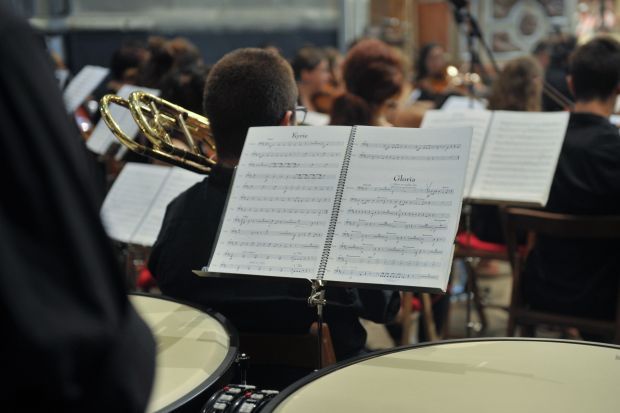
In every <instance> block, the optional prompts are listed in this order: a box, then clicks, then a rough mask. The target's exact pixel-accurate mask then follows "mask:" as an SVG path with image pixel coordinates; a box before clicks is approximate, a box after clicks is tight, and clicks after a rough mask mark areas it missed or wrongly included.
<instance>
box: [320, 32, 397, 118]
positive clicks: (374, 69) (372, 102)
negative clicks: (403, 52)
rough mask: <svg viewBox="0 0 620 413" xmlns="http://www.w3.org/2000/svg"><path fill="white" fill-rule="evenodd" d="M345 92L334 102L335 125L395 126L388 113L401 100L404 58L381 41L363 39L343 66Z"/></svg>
mask: <svg viewBox="0 0 620 413" xmlns="http://www.w3.org/2000/svg"><path fill="white" fill-rule="evenodd" d="M343 80H344V84H345V92H344V93H343V94H342V95H341V96H339V97H338V98H336V99H335V100H334V103H333V106H332V111H331V114H330V115H331V124H332V125H348V126H353V125H370V126H392V124H391V123H390V122H389V121H388V120H387V117H388V114H389V112H390V111H391V110H394V107H395V105H396V103H397V101H398V99H399V97H400V94H401V91H402V87H403V81H404V68H403V61H402V58H401V56H400V55H399V54H398V53H397V52H396V51H395V50H394V49H392V48H391V47H390V46H388V45H387V44H386V43H384V42H383V41H381V40H378V39H363V40H360V41H358V42H357V43H356V44H355V46H353V47H352V48H351V50H349V52H348V53H347V56H346V57H345V60H344V63H343Z"/></svg>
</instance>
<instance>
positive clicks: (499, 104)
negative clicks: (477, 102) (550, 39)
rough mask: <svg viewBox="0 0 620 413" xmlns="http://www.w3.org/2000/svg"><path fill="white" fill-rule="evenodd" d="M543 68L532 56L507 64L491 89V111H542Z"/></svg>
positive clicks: (489, 106) (513, 60)
mask: <svg viewBox="0 0 620 413" xmlns="http://www.w3.org/2000/svg"><path fill="white" fill-rule="evenodd" d="M542 75H543V73H542V68H541V66H540V64H539V63H538V61H536V59H534V58H533V57H530V56H525V57H519V58H516V59H512V60H510V61H509V62H507V63H506V65H505V66H504V68H503V70H502V71H501V72H500V73H499V74H498V76H497V77H496V78H495V80H494V82H493V86H492V87H491V95H490V96H489V105H488V108H489V109H490V110H515V111H525V112H536V111H540V110H541V104H540V103H541V97H542Z"/></svg>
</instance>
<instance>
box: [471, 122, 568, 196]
mask: <svg viewBox="0 0 620 413" xmlns="http://www.w3.org/2000/svg"><path fill="white" fill-rule="evenodd" d="M568 117H569V114H568V112H553V113H521V112H504V111H496V112H495V113H494V116H493V120H492V122H491V126H490V129H489V132H488V138H487V143H486V144H485V148H484V153H483V154H482V157H481V159H480V165H479V166H478V171H477V173H476V177H475V182H474V185H473V187H472V193H471V197H472V198H476V199H485V200H500V201H505V202H522V203H533V204H536V205H540V206H544V205H545V204H546V202H547V198H548V197H549V190H550V189H551V182H552V180H553V175H554V174H555V168H556V165H557V160H558V157H559V154H560V149H561V148H562V143H563V142H564V135H565V133H566V127H567V125H568Z"/></svg>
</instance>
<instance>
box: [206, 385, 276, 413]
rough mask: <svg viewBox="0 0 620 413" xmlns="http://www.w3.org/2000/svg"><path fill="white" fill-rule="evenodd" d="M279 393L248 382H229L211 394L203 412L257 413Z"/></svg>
mask: <svg viewBox="0 0 620 413" xmlns="http://www.w3.org/2000/svg"><path fill="white" fill-rule="evenodd" d="M278 393H279V392H278V391H277V390H257V389H256V386H251V385H247V384H229V385H227V386H224V387H223V388H222V389H221V390H219V391H217V392H216V393H215V394H214V395H213V396H211V398H210V399H209V401H207V403H206V404H205V406H204V407H203V408H202V410H201V413H256V412H258V411H260V409H261V408H262V407H263V406H264V405H265V404H267V402H268V401H269V400H271V399H272V398H274V397H275V396H276V395H277V394H278Z"/></svg>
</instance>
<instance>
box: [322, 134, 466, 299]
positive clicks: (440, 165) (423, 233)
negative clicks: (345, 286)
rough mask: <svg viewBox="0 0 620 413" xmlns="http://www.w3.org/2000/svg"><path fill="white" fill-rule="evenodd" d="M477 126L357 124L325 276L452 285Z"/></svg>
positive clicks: (443, 286)
mask: <svg viewBox="0 0 620 413" xmlns="http://www.w3.org/2000/svg"><path fill="white" fill-rule="evenodd" d="M471 133H472V132H471V128H460V129H437V130H432V131H431V130H430V129H400V128H392V129H391V130H389V133H386V130H385V128H371V127H357V132H356V134H355V143H354V145H353V150H352V156H351V160H350V164H349V168H348V172H347V177H346V182H345V185H344V191H343V194H342V200H341V202H340V205H339V214H338V219H337V222H336V227H335V231H334V237H333V240H332V243H331V248H330V251H329V260H328V262H327V267H326V271H325V279H326V280H335V281H345V282H368V283H376V284H395V285H411V286H420V287H429V288H437V289H442V290H445V288H446V285H447V279H448V274H449V270H450V263H451V258H452V255H451V254H452V244H453V241H454V236H455V234H456V226H457V223H458V220H459V214H460V206H461V197H462V191H463V185H464V181H465V176H464V174H465V167H466V165H467V159H468V154H469V145H470V140H471ZM377 155H382V156H384V157H389V158H388V159H389V160H390V161H389V162H386V161H385V158H383V157H379V156H377ZM414 156H415V157H419V159H416V160H413V159H412V158H413V157H414ZM438 157H441V159H437V158H438Z"/></svg>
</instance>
